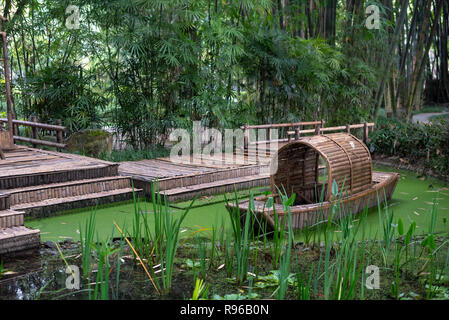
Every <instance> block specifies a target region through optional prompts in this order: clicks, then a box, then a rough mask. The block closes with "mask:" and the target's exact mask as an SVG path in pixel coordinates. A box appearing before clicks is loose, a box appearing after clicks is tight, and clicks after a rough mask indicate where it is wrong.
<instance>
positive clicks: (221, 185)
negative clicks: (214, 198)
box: [159, 173, 270, 202]
mask: <svg viewBox="0 0 449 320" xmlns="http://www.w3.org/2000/svg"><path fill="white" fill-rule="evenodd" d="M269 184H270V175H269V174H267V173H265V174H259V175H251V176H246V177H238V178H233V179H225V180H217V181H213V182H210V183H202V184H197V185H191V186H187V187H180V188H173V189H168V190H164V191H161V192H159V193H160V194H161V196H164V195H165V196H166V198H167V201H169V202H174V201H185V200H191V199H193V198H194V197H195V196H210V195H214V194H221V193H224V192H232V191H234V187H235V188H236V190H243V189H250V188H254V187H262V186H267V185H269Z"/></svg>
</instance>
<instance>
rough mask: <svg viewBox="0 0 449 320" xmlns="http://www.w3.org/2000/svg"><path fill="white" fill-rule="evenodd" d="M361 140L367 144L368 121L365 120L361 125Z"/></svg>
mask: <svg viewBox="0 0 449 320" xmlns="http://www.w3.org/2000/svg"><path fill="white" fill-rule="evenodd" d="M363 142H364V143H365V144H366V145H368V123H367V122H365V123H364V125H363Z"/></svg>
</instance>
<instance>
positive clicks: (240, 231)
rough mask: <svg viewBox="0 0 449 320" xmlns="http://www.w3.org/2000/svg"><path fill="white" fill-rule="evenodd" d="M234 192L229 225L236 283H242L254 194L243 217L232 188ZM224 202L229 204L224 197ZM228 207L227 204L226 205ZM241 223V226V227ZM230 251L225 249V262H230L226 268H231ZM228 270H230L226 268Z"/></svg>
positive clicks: (251, 221)
mask: <svg viewBox="0 0 449 320" xmlns="http://www.w3.org/2000/svg"><path fill="white" fill-rule="evenodd" d="M234 193H235V201H236V207H235V208H233V209H232V210H229V214H230V220H231V227H232V236H233V244H234V254H235V260H236V268H235V269H234V271H235V276H236V279H237V283H238V284H242V283H243V282H244V281H245V280H246V277H247V273H248V263H249V257H250V239H251V234H250V233H251V232H253V227H254V224H253V221H254V220H253V219H252V218H251V217H252V212H254V195H253V194H252V193H251V195H250V199H249V204H248V209H247V210H246V213H245V214H244V216H243V217H241V216H240V209H239V201H238V195H237V191H236V190H235V189H234ZM226 203H227V204H228V205H229V202H228V200H227V199H226ZM228 207H229V206H228ZM241 218H243V219H244V220H243V222H242V223H241ZM242 224H243V228H242ZM230 243H231V241H230V240H228V241H227V246H226V247H227V250H229V249H230ZM229 255H230V251H227V253H226V256H227V260H228V261H227V262H228V263H229V264H230V265H228V268H232V263H233V261H232V259H230V257H229ZM228 271H230V270H228Z"/></svg>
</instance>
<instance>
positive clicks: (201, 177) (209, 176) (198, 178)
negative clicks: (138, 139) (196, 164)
mask: <svg viewBox="0 0 449 320" xmlns="http://www.w3.org/2000/svg"><path fill="white" fill-rule="evenodd" d="M268 171H269V167H268V166H267V165H266V166H261V165H247V166H242V167H238V168H230V169H222V170H214V171H212V172H205V173H199V174H198V173H196V174H190V175H181V176H174V177H169V178H163V179H158V180H157V185H158V189H159V190H160V191H162V190H171V189H178V188H186V187H191V186H197V185H201V184H208V183H214V182H220V181H223V180H228V179H237V178H241V177H248V176H256V175H259V174H263V173H265V172H268ZM133 180H134V183H135V186H136V187H137V188H142V189H144V190H145V193H146V194H147V195H151V185H152V184H151V181H153V182H155V180H152V179H151V180H149V179H146V178H145V177H141V176H133ZM149 182H150V183H149ZM155 183H156V182H155Z"/></svg>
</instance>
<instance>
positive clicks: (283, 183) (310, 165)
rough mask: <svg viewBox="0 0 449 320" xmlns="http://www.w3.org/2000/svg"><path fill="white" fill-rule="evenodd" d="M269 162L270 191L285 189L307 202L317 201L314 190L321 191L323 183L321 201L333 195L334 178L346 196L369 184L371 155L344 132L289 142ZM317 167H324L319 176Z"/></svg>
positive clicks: (359, 142)
mask: <svg viewBox="0 0 449 320" xmlns="http://www.w3.org/2000/svg"><path fill="white" fill-rule="evenodd" d="M320 158H321V159H322V160H321V165H320ZM271 165H272V168H271V172H272V174H271V189H272V192H273V193H277V188H280V190H283V188H285V191H286V192H287V194H288V195H291V194H292V193H295V194H296V195H297V196H298V195H299V196H300V197H301V198H303V200H304V201H305V202H306V203H307V202H309V203H311V202H317V200H318V199H317V198H319V197H317V190H318V193H321V188H322V187H323V183H325V184H324V187H325V199H323V200H330V199H331V198H332V185H333V183H334V180H335V181H336V183H337V184H338V190H339V191H341V190H342V189H343V190H344V191H345V192H347V194H348V195H351V194H355V193H358V192H362V191H364V190H366V189H368V188H370V187H371V185H372V162H371V154H370V152H369V150H368V148H367V147H366V146H365V144H364V143H363V142H362V141H360V140H359V139H357V138H356V137H355V136H353V135H351V134H347V133H334V134H327V135H316V136H311V137H305V138H303V139H301V140H296V141H294V142H291V143H288V144H286V145H284V146H282V147H281V148H280V149H279V150H278V152H277V154H276V155H275V156H274V159H273V161H272V164H271ZM320 167H321V168H322V167H324V168H325V173H324V174H323V173H321V179H320ZM326 174H327V175H326Z"/></svg>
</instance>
